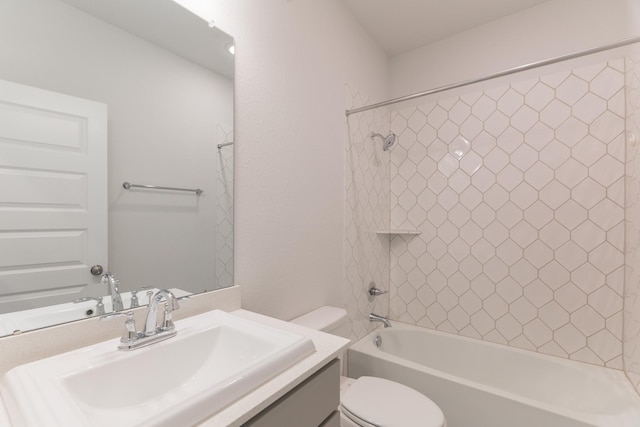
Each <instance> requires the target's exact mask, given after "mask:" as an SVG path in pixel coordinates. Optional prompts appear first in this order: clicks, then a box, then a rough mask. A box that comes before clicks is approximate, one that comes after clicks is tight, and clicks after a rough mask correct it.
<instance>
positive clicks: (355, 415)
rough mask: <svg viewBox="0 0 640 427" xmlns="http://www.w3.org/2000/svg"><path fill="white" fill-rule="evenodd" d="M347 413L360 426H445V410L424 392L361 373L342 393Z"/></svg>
mask: <svg viewBox="0 0 640 427" xmlns="http://www.w3.org/2000/svg"><path fill="white" fill-rule="evenodd" d="M340 406H341V410H342V414H343V419H344V417H346V418H347V419H348V420H350V421H352V422H353V423H354V425H357V426H360V427H380V426H384V427H443V426H444V425H445V420H444V414H443V413H442V411H441V410H440V408H439V407H438V406H437V405H436V404H435V403H433V401H432V400H431V399H429V398H428V397H426V396H425V395H423V394H421V393H419V392H417V391H415V390H414V389H412V388H410V387H407V386H405V385H402V384H399V383H396V382H394V381H389V380H386V379H383V378H376V377H360V378H359V379H358V380H356V381H354V382H353V383H352V384H351V385H350V386H349V387H348V388H346V389H345V390H344V392H343V393H341V396H340Z"/></svg>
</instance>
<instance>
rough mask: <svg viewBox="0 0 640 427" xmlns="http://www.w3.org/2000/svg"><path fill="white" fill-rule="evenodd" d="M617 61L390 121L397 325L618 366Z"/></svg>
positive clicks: (620, 105)
mask: <svg viewBox="0 0 640 427" xmlns="http://www.w3.org/2000/svg"><path fill="white" fill-rule="evenodd" d="M624 65H625V62H624V59H615V60H611V61H609V62H602V63H596V64H593V65H589V66H581V67H576V68H574V69H570V70H567V71H562V72H554V73H553V74H547V75H541V76H540V77H536V78H528V79H526V80H523V77H522V76H520V77H518V76H515V77H513V79H512V80H511V82H510V83H505V84H501V85H496V84H495V83H493V85H491V84H487V85H486V87H485V88H483V89H476V90H475V91H474V92H471V91H469V92H468V93H464V94H462V95H460V96H451V95H446V94H445V95H441V96H440V97H438V99H429V100H427V101H425V102H424V103H422V104H421V105H418V106H417V107H411V108H405V109H401V110H396V111H392V112H391V130H392V131H393V132H395V133H396V134H398V135H399V137H400V142H399V144H397V146H396V147H394V149H393V150H392V152H391V155H390V168H389V169H390V172H389V175H390V206H391V218H390V221H391V228H397V229H417V230H420V231H421V232H422V234H421V235H418V236H403V235H396V236H393V237H392V239H391V241H390V282H391V283H390V290H391V301H390V316H391V318H392V319H397V320H400V321H403V322H407V323H413V324H418V325H421V326H425V327H428V328H434V329H438V330H442V331H447V332H452V333H457V334H461V335H465V336H470V337H475V338H480V339H484V340H488V341H492V342H497V343H502V344H507V345H511V346H516V347H520V348H525V349H529V350H533V351H538V352H541V353H546V354H552V355H556V356H561V357H566V358H570V359H573V360H579V361H584V362H589V363H594V364H597V365H602V366H608V367H613V368H620V369H621V368H622V363H623V360H622V321H623V299H622V296H623V288H624V233H625V228H624V227H625V224H624V215H625V210H624V206H625V200H624V195H625V183H624V162H625V135H624V129H625V90H624V87H625V81H624V80H625V79H624V77H625V75H624ZM366 125H367V123H364V124H361V125H360V126H361V127H362V128H363V129H364V127H366ZM363 126H364V127H363ZM378 148H379V147H378ZM369 229H371V228H369ZM638 372H640V369H639V370H638Z"/></svg>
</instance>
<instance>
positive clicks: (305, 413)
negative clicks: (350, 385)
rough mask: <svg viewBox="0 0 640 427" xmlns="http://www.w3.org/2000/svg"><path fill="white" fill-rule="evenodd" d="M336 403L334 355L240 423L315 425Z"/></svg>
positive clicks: (258, 426)
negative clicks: (303, 379) (272, 401)
mask: <svg viewBox="0 0 640 427" xmlns="http://www.w3.org/2000/svg"><path fill="white" fill-rule="evenodd" d="M339 404H340V362H339V361H338V360H337V359H336V360H334V361H332V362H330V363H328V364H327V365H325V366H324V367H323V368H321V369H320V370H319V371H318V372H316V373H315V374H313V375H312V376H311V377H310V378H309V379H307V380H306V381H304V382H303V383H302V384H300V385H299V386H297V387H296V388H294V389H293V390H291V391H290V392H289V393H287V394H286V395H284V396H283V397H281V398H280V399H279V400H278V401H276V402H275V403H274V404H273V405H271V406H269V407H268V408H267V409H265V410H264V411H262V412H261V413H260V414H258V415H256V416H255V417H254V418H252V419H251V420H249V421H248V422H247V423H245V424H244V425H243V427H318V426H320V425H324V424H323V423H324V422H325V421H326V420H327V419H328V418H329V417H330V416H331V415H332V412H334V411H335V410H336V409H337V408H338V405H339ZM327 425H328V426H332V424H327Z"/></svg>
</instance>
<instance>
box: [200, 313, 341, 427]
mask: <svg viewBox="0 0 640 427" xmlns="http://www.w3.org/2000/svg"><path fill="white" fill-rule="evenodd" d="M231 313H232V314H234V315H237V316H240V317H243V318H245V319H249V320H252V321H254V322H258V323H262V324H265V325H269V326H273V327H275V328H279V329H284V330H287V331H291V332H296V333H300V334H304V335H307V336H309V337H310V338H311V339H312V340H313V344H314V345H315V347H316V352H315V353H313V354H312V355H310V356H308V357H306V358H305V359H303V360H301V361H300V362H298V363H297V364H295V365H293V366H292V367H291V368H289V369H287V370H286V371H284V372H282V373H281V374H279V375H277V376H275V377H274V378H272V379H271V380H270V381H268V382H266V383H265V384H263V385H262V386H260V387H258V388H257V389H255V390H254V391H252V392H251V393H249V394H247V395H245V396H244V397H242V398H240V399H238V400H236V401H235V402H234V403H232V404H231V405H229V406H227V407H226V408H224V409H223V410H221V411H219V412H218V413H217V414H215V415H213V416H212V417H210V418H209V419H207V420H205V421H203V422H201V423H200V424H198V426H199V427H227V426H228V427H235V426H240V425H242V424H243V423H245V422H247V421H249V420H250V419H251V418H252V417H253V416H255V415H257V414H258V413H260V412H261V411H262V410H263V409H265V408H267V407H268V406H269V405H271V404H272V403H273V402H275V401H276V400H278V399H279V398H280V397H282V396H284V395H285V394H286V393H288V392H289V391H291V390H292V389H293V388H294V387H295V386H297V385H298V384H300V383H302V382H303V381H304V380H305V379H307V378H308V377H310V376H311V375H312V374H313V373H314V372H316V371H317V370H318V369H320V368H321V367H322V366H324V365H326V364H327V363H328V362H330V361H331V360H333V359H335V358H336V357H337V356H339V355H340V354H341V353H342V351H343V350H344V349H345V348H347V346H348V345H349V340H347V339H345V338H341V337H338V336H334V335H330V334H326V333H323V332H320V331H315V330H312V329H308V328H304V327H302V326H299V325H294V324H292V323H289V322H285V321H282V320H277V319H274V318H271V317H266V316H262V315H260V314H257V313H253V312H250V311H246V310H236V311H232V312H231Z"/></svg>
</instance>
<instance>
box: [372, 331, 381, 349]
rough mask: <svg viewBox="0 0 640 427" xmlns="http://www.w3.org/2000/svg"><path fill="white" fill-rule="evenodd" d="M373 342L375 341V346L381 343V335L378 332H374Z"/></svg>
mask: <svg viewBox="0 0 640 427" xmlns="http://www.w3.org/2000/svg"><path fill="white" fill-rule="evenodd" d="M374 342H375V343H376V347H380V346H381V345H382V337H381V336H380V334H376V337H375V338H374Z"/></svg>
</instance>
